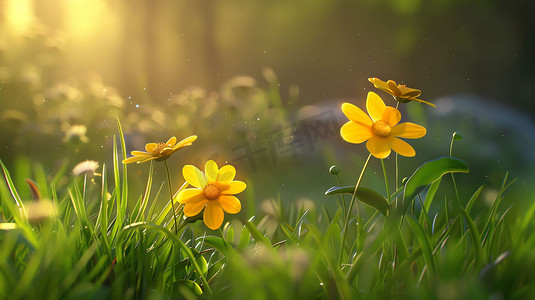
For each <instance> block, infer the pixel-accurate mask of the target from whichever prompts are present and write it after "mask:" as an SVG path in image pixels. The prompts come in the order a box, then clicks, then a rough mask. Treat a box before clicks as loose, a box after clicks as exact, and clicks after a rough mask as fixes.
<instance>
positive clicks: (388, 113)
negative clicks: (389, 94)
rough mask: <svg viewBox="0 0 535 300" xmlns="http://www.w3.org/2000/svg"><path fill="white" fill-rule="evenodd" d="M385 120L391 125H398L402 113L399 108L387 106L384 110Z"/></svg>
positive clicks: (383, 117)
mask: <svg viewBox="0 0 535 300" xmlns="http://www.w3.org/2000/svg"><path fill="white" fill-rule="evenodd" d="M382 119H383V121H386V122H387V123H388V124H389V125H390V126H396V124H397V123H399V120H401V113H400V112H399V110H397V109H395V108H393V107H391V106H387V107H386V108H385V111H384V112H383V116H382Z"/></svg>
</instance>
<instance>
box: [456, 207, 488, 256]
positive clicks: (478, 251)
mask: <svg viewBox="0 0 535 300" xmlns="http://www.w3.org/2000/svg"><path fill="white" fill-rule="evenodd" d="M460 209H461V212H462V213H463V215H464V218H465V220H466V225H467V226H468V229H469V231H470V236H471V237H472V246H473V247H474V255H475V257H474V259H475V264H476V266H477V267H479V266H481V265H482V263H483V249H482V248H481V235H480V234H479V230H477V226H476V224H475V223H474V220H473V219H472V217H470V215H469V214H468V213H467V212H466V210H465V209H464V208H463V207H460Z"/></svg>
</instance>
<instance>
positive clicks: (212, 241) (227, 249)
mask: <svg viewBox="0 0 535 300" xmlns="http://www.w3.org/2000/svg"><path fill="white" fill-rule="evenodd" d="M200 240H201V241H204V243H205V244H207V245H209V246H211V247H214V248H215V249H216V250H217V251H219V252H221V253H222V254H223V255H225V256H228V255H229V254H230V253H233V252H234V249H233V248H232V246H231V245H230V244H229V243H228V242H227V241H225V240H223V239H222V238H220V237H217V236H202V237H199V238H197V241H200Z"/></svg>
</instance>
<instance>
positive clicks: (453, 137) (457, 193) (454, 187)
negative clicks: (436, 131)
mask: <svg viewBox="0 0 535 300" xmlns="http://www.w3.org/2000/svg"><path fill="white" fill-rule="evenodd" d="M454 140H455V134H453V136H452V137H451V143H450V157H453V141H454ZM451 180H452V182H453V189H454V190H455V196H456V197H457V207H459V208H460V207H461V200H459V192H458V191H457V183H456V182H455V176H453V172H452V173H451Z"/></svg>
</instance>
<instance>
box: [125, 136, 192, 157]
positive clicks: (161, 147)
mask: <svg viewBox="0 0 535 300" xmlns="http://www.w3.org/2000/svg"><path fill="white" fill-rule="evenodd" d="M196 139H197V136H196V135H192V136H189V137H187V138H185V139H183V140H181V141H180V142H178V143H177V142H176V137H172V138H170V139H169V140H168V141H167V142H165V143H162V142H159V143H148V144H146V145H145V150H147V152H143V151H132V155H133V156H132V157H129V158H127V159H125V160H123V163H124V164H130V163H134V162H137V163H138V164H139V163H144V162H147V161H149V160H153V159H155V160H158V161H160V160H165V159H167V158H169V156H170V155H171V154H173V153H175V152H176V151H178V150H180V149H182V148H184V147H187V146H191V144H192V143H193V142H194V141H195V140H196Z"/></svg>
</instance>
